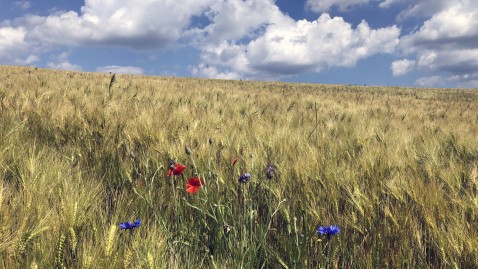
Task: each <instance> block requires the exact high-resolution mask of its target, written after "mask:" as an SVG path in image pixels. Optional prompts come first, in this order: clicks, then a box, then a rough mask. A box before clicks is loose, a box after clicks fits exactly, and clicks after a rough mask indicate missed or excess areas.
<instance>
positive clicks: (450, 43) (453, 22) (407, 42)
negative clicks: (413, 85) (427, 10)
mask: <svg viewBox="0 0 478 269" xmlns="http://www.w3.org/2000/svg"><path fill="white" fill-rule="evenodd" d="M450 3H452V4H450V6H447V8H446V9H443V10H442V11H440V12H438V13H436V14H435V15H433V16H432V17H431V18H430V19H428V20H426V21H425V22H424V23H423V25H422V26H421V27H420V28H419V29H418V30H417V31H415V32H412V33H410V34H408V35H405V36H403V37H402V38H401V40H400V45H399V47H400V50H401V51H402V53H403V54H405V55H411V56H415V57H416V67H417V68H418V69H420V70H424V71H428V72H435V73H436V72H441V73H443V74H445V77H448V78H449V79H446V81H448V82H455V83H458V84H460V83H465V82H467V81H469V80H470V79H472V78H473V77H476V76H478V42H477V40H478V21H477V20H476V18H477V17H478V2H476V1H472V0H463V1H454V2H450ZM391 68H392V69H393V65H392V67H391ZM439 78H440V77H436V76H431V77H426V78H423V79H420V80H419V81H417V83H419V84H420V85H425V84H430V83H437V84H440V83H442V81H443V76H442V79H441V82H438V79H439ZM452 78H453V79H452Z"/></svg>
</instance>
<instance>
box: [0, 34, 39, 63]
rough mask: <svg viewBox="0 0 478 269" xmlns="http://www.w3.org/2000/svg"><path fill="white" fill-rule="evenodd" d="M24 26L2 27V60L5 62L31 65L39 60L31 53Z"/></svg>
mask: <svg viewBox="0 0 478 269" xmlns="http://www.w3.org/2000/svg"><path fill="white" fill-rule="evenodd" d="M26 34H27V30H26V29H25V28H24V27H10V26H5V27H0V62H2V63H4V64H16V65H29V64H32V63H34V62H36V61H38V56H36V55H35V54H32V53H31V49H30V44H29V43H28V42H27V41H26V39H25V37H26Z"/></svg>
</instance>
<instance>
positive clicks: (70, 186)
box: [0, 67, 478, 268]
mask: <svg viewBox="0 0 478 269" xmlns="http://www.w3.org/2000/svg"><path fill="white" fill-rule="evenodd" d="M111 81H112V78H111V75H107V74H93V73H77V72H63V71H50V70H43V69H35V68H27V67H0V109H1V110H0V122H1V124H0V178H2V181H1V182H0V205H1V206H0V218H1V219H0V224H1V228H0V238H1V239H0V261H1V264H0V267H3V268H30V267H31V268H55V267H57V268H62V267H67V268H124V267H142V268H143V267H145V268H423V267H428V268H476V267H478V243H477V242H478V236H477V231H478V215H477V214H478V196H477V188H478V182H477V179H478V140H477V139H476V134H477V133H478V105H477V104H478V92H475V91H469V90H458V89H453V90H447V89H443V90H438V89H407V88H385V87H357V86H343V85H311V84H287V83H266V82H264V83H261V82H249V81H219V80H204V79H181V78H170V77H143V76H126V75H116V79H115V83H114V84H112V83H111ZM186 144H188V145H189V147H190V149H191V151H192V153H191V154H190V155H188V154H186V153H185V149H184V147H185V145H186ZM234 158H237V159H238V161H237V163H236V164H235V165H232V163H231V162H232V160H233V159H234ZM171 159H174V160H176V161H177V162H179V163H181V164H185V165H187V169H186V170H185V172H184V175H178V176H171V177H167V176H166V174H167V170H168V162H169V160H171ZM267 164H273V165H274V166H275V167H276V173H275V175H274V177H273V178H272V179H271V180H270V179H268V178H267V177H266V174H265V172H264V169H265V167H266V165H267ZM243 173H250V174H251V178H250V181H249V182H247V183H245V184H241V183H239V182H238V177H239V176H240V175H241V174H243ZM194 175H198V176H200V177H202V178H204V179H205V186H204V187H203V188H201V189H200V190H199V192H198V193H197V194H195V195H190V194H188V193H186V192H185V183H186V181H187V178H189V177H192V176H194ZM138 217H140V218H141V220H142V224H141V226H140V227H139V228H137V229H135V230H132V231H126V230H121V229H120V227H119V223H120V222H123V221H132V220H135V219H136V218H138ZM329 224H334V225H335V224H336V225H338V226H339V227H340V228H341V232H340V234H339V235H337V236H335V237H330V238H327V237H319V236H318V234H317V230H316V229H317V227H318V226H319V225H329Z"/></svg>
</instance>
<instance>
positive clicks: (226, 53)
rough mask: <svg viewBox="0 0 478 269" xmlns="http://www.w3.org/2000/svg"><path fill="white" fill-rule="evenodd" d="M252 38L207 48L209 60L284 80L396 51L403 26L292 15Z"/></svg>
mask: <svg viewBox="0 0 478 269" xmlns="http://www.w3.org/2000/svg"><path fill="white" fill-rule="evenodd" d="M263 27H264V29H263V32H261V33H260V34H258V35H257V36H256V37H255V38H253V39H251V40H250V41H249V42H245V43H244V42H234V41H226V42H222V43H221V44H218V45H216V44H210V45H209V46H206V47H205V48H204V49H203V54H202V60H203V63H205V64H208V65H210V66H215V67H221V68H222V70H226V72H232V73H235V74H241V76H242V77H244V78H255V79H256V78H259V79H269V78H276V79H277V78H280V77H283V76H290V75H295V74H299V73H306V72H320V71H322V70H324V69H327V68H331V67H338V66H340V67H353V66H354V65H355V64H356V63H357V61H359V60H360V59H364V58H367V57H370V56H372V55H375V54H379V53H392V52H394V50H395V47H396V45H397V44H398V37H399V34H400V30H399V29H398V28H397V27H395V26H392V27H387V28H381V29H371V28H370V27H369V26H368V24H367V23H366V22H365V21H362V22H361V23H360V24H359V25H358V26H357V27H356V28H353V27H352V25H351V24H350V23H347V22H345V21H344V20H343V19H342V18H340V17H334V18H332V17H330V15H328V14H325V13H324V14H322V15H321V16H320V17H319V18H318V19H317V20H315V21H307V20H300V21H294V20H292V19H291V18H289V17H285V16H284V17H283V19H282V20H280V21H276V22H274V23H270V24H266V25H265V26H263Z"/></svg>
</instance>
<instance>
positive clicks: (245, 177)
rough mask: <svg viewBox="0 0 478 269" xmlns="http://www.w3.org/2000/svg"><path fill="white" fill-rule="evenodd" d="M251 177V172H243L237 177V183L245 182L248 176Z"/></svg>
mask: <svg viewBox="0 0 478 269" xmlns="http://www.w3.org/2000/svg"><path fill="white" fill-rule="evenodd" d="M250 177H251V174H249V173H245V174H244V175H241V176H240V177H239V183H247V181H249V178H250Z"/></svg>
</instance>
